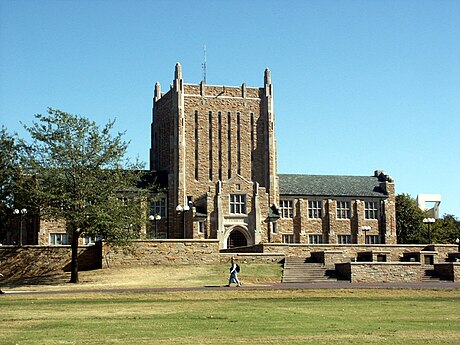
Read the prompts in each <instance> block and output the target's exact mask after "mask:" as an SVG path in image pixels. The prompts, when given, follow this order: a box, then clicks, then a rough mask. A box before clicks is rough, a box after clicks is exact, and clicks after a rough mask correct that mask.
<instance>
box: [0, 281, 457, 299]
mask: <svg viewBox="0 0 460 345" xmlns="http://www.w3.org/2000/svg"><path fill="white" fill-rule="evenodd" d="M317 289H415V290H423V289H426V290H440V289H442V290H444V289H450V290H453V289H455V290H456V289H460V283H453V282H417V283H349V282H340V281H338V282H325V283H279V284H272V285H248V286H245V285H243V286H241V287H235V286H233V287H226V286H202V287H171V288H139V289H137V288H132V289H87V290H80V289H76V290H55V291H49V290H48V291H4V292H5V295H9V294H79V293H94V292H100V293H128V292H133V293H139V292H168V291H210V290H212V291H219V290H221V291H229V290H317ZM0 296H1V295H0Z"/></svg>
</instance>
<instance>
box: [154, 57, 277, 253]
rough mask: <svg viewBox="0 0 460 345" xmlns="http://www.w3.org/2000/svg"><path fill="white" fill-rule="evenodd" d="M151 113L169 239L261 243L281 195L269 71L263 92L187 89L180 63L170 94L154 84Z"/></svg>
mask: <svg viewBox="0 0 460 345" xmlns="http://www.w3.org/2000/svg"><path fill="white" fill-rule="evenodd" d="M152 113H153V116H152V126H151V131H152V136H151V138H152V142H151V149H150V169H151V170H156V171H165V172H166V173H167V174H168V192H167V210H168V212H167V217H168V227H169V237H170V238H218V239H220V240H221V246H222V247H224V248H225V247H226V246H227V244H228V242H229V241H230V242H236V244H248V245H249V244H254V243H258V242H260V241H261V240H263V239H264V237H265V233H266V227H267V221H266V218H267V217H268V213H269V208H270V206H272V205H276V204H277V203H278V198H279V186H278V175H277V149H276V139H275V114H274V109H273V86H272V81H271V74H270V71H269V70H268V69H267V70H265V75H264V87H263V88H253V87H247V86H246V84H242V85H241V86H238V87H235V86H214V85H212V86H211V85H206V84H205V83H204V82H201V83H200V84H186V83H184V80H183V77H182V67H181V65H180V64H179V63H178V64H176V68H175V74H174V81H173V84H172V85H171V88H170V90H169V91H168V92H166V93H164V94H163V93H162V92H161V88H160V85H159V84H158V83H157V84H156V85H155V93H154V100H153V112H152ZM233 244H234V243H233Z"/></svg>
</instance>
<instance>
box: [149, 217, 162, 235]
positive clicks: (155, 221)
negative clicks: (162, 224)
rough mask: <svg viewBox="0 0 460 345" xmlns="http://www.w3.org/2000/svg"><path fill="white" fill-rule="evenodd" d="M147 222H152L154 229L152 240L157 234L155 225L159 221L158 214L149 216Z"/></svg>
mask: <svg viewBox="0 0 460 345" xmlns="http://www.w3.org/2000/svg"><path fill="white" fill-rule="evenodd" d="M149 220H151V221H153V222H154V228H155V233H154V236H153V238H157V234H158V227H157V226H158V225H157V222H158V221H159V220H161V216H160V215H159V214H155V215H150V216H149Z"/></svg>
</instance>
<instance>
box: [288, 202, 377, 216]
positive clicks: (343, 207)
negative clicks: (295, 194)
mask: <svg viewBox="0 0 460 345" xmlns="http://www.w3.org/2000/svg"><path fill="white" fill-rule="evenodd" d="M378 204H379V203H378V202H377V201H365V202H364V218H365V219H378V215H379V212H378ZM279 209H280V216H281V218H293V215H294V212H293V209H294V208H293V201H292V200H281V201H280V207H279ZM336 215H337V219H351V215H352V213H351V202H350V201H337V213H336ZM322 217H323V202H322V200H309V201H308V218H322Z"/></svg>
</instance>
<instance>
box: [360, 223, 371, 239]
mask: <svg viewBox="0 0 460 345" xmlns="http://www.w3.org/2000/svg"><path fill="white" fill-rule="evenodd" d="M360 229H361V231H362V232H364V243H366V233H367V232H368V231H370V230H371V227H370V226H369V225H364V226H361V227H360Z"/></svg>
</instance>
